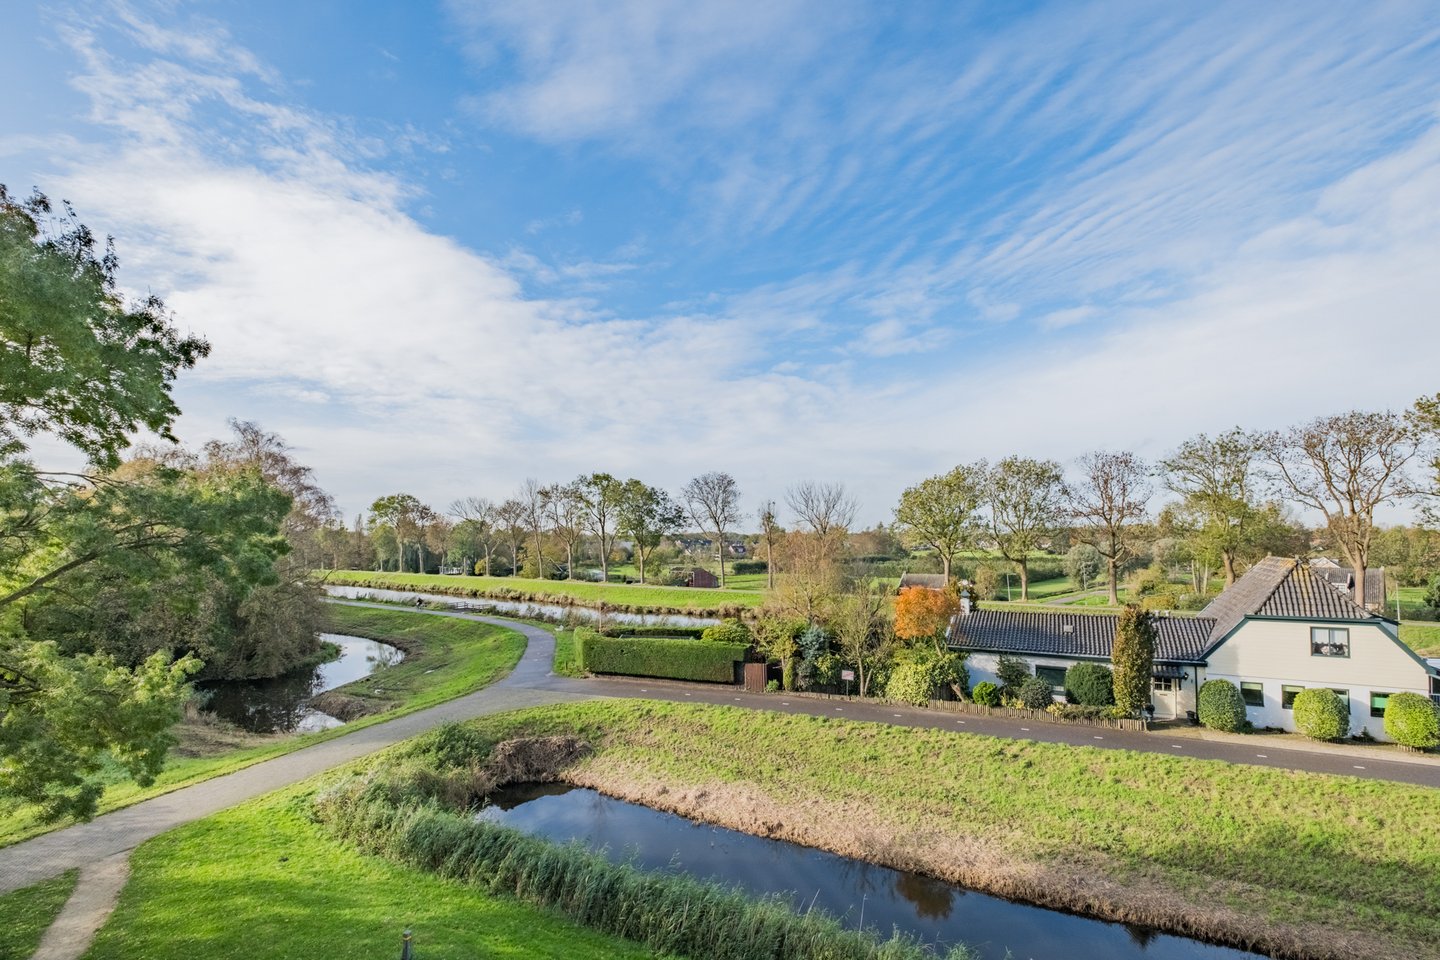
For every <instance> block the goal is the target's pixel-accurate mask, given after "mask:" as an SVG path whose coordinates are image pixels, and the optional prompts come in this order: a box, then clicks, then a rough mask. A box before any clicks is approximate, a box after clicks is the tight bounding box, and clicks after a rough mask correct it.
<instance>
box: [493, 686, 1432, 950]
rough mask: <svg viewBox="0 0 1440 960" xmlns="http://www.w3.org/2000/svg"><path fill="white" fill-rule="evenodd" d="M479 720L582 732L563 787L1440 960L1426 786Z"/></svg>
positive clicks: (515, 718) (626, 706) (702, 714)
mask: <svg viewBox="0 0 1440 960" xmlns="http://www.w3.org/2000/svg"><path fill="white" fill-rule="evenodd" d="M473 726H474V727H475V728H476V729H477V730H479V731H481V732H482V733H483V734H484V736H485V738H486V739H487V740H490V741H499V740H502V739H507V738H510V737H515V736H523V735H553V734H578V735H580V736H582V737H584V738H585V739H586V740H588V741H589V742H590V743H591V744H592V745H594V747H595V748H596V752H595V753H594V755H592V756H591V757H590V758H589V759H586V760H584V761H581V762H580V763H579V764H578V765H576V766H574V767H572V768H570V769H569V770H567V771H565V772H564V774H563V779H565V780H568V781H570V782H573V783H577V784H580V785H585V786H592V787H596V788H598V789H600V790H602V791H604V792H606V793H610V794H613V795H615V796H619V797H622V798H626V799H631V800H637V801H640V802H644V803H648V804H649V805H651V806H655V807H659V808H661V809H668V810H673V811H674V812H677V813H681V814H684V815H687V816H691V817H696V818H698V819H703V820H708V821H711V822H715V823H719V824H723V825H725V826H730V827H734V828H737V829H742V830H747V831H750V832H754V833H759V834H764V835H769V836H776V837H781V838H785V839H790V840H796V841H799V842H802V843H807V844H810V845H812V846H819V847H825V848H827V849H831V850H833V851H835V852H837V853H841V854H846V855H850V856H858V857H861V858H864V859H869V860H873V861H876V862H881V863H886V864H889V865H891V866H896V867H901V868H907V869H918V870H921V871H923V872H927V873H930V874H933V875H935V876H939V877H942V878H944V879H948V880H951V881H954V882H958V883H963V884H966V885H968V886H972V887H976V888H979V889H983V890H989V891H991V892H994V893H998V894H1002V895H1008V896H1013V897H1016V898H1019V899H1026V900H1030V901H1033V902H1037V903H1041V904H1045V905H1049V906H1059V907H1067V908H1070V909H1075V910H1079V911H1081V912H1086V913H1091V914H1095V915H1099V916H1104V917H1110V918H1113V919H1118V920H1129V921H1134V922H1138V923H1148V924H1152V925H1155V926H1160V927H1163V928H1166V929H1170V930H1173V931H1175V932H1182V933H1185V932H1188V933H1192V934H1198V935H1202V936H1209V937H1213V938H1217V939H1222V940H1224V941H1227V942H1231V943H1235V944H1238V945H1245V944H1249V945H1254V946H1259V947H1263V948H1266V949H1269V950H1274V951H1276V952H1279V953H1281V954H1284V955H1290V956H1296V955H1299V956H1307V957H1347V958H1349V957H1395V956H1407V957H1437V956H1440V938H1437V933H1440V921H1437V919H1436V917H1435V912H1434V905H1435V904H1436V903H1440V846H1437V845H1436V844H1435V843H1434V842H1433V839H1432V838H1431V837H1430V836H1429V834H1428V833H1427V831H1426V830H1425V829H1424V828H1423V824H1425V823H1428V822H1430V820H1431V819H1432V818H1433V815H1434V810H1435V806H1436V803H1437V798H1440V792H1437V791H1435V790H1432V789H1427V788H1423V787H1413V786H1407V785H1403V784H1397V783H1388V782H1379V781H1366V780H1358V779H1352V778H1348V777H1332V776H1324V775H1319V774H1308V773H1300V772H1294V771H1285V770H1277V769H1269V768H1263V767H1248V766H1236V765H1232V764H1228V763H1222V762H1218V761H1204V760H1195V759H1187V758H1178V757H1167V756H1159V755H1153V754H1144V753H1132V752H1127V751H1119V750H1098V749H1090V748H1075V747H1068V746H1063V745H1056V744H1042V743H1033V742H1026V741H1018V742H1017V741H1009V740H1002V739H995V738H988V737H980V736H967V735H954V734H950V733H946V732H939V731H922V730H913V729H906V728H897V727H888V726H884V725H879V724H864V723H853V722H846V721H837V720H831V719H828V718H813V717H806V716H785V715H776V714H764V713H761V714H757V713H754V712H750V711H743V710H736V709H731V708H717V707H704V706H700V705H690V704H661V703H650V702H634V701H630V702H603V703H585V704H576V705H565V706H557V707H548V708H542V709H536V710H530V711H523V712H519V713H514V714H506V715H502V716H498V717H490V718H484V719H482V720H478V721H475V722H474V723H473Z"/></svg>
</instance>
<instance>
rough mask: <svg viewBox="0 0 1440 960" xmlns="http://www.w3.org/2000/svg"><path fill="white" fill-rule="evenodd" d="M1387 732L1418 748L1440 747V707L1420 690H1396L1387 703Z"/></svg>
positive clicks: (1395, 739) (1430, 748)
mask: <svg viewBox="0 0 1440 960" xmlns="http://www.w3.org/2000/svg"><path fill="white" fill-rule="evenodd" d="M1385 735H1386V736H1388V737H1389V738H1390V739H1391V740H1394V741H1395V742H1396V743H1398V744H1400V745H1402V746H1406V747H1414V748H1415V749H1416V750H1434V749H1435V748H1436V747H1437V746H1440V707H1437V706H1436V705H1435V704H1434V703H1433V702H1432V701H1431V700H1430V698H1429V697H1424V696H1421V695H1420V694H1418V693H1397V694H1394V695H1393V696H1391V697H1390V702H1389V703H1387V704H1385Z"/></svg>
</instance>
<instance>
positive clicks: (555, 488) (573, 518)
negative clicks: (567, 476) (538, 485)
mask: <svg viewBox="0 0 1440 960" xmlns="http://www.w3.org/2000/svg"><path fill="white" fill-rule="evenodd" d="M540 497H541V499H542V500H543V502H544V504H545V514H546V516H547V517H549V522H550V532H551V533H552V534H554V536H555V539H557V540H559V541H560V544H561V545H562V546H563V547H564V548H565V579H567V580H574V579H575V548H576V547H578V546H579V545H580V541H581V540H583V539H584V537H585V520H586V511H585V496H584V493H583V492H582V491H581V489H580V485H579V484H578V483H552V484H550V485H549V486H547V487H544V488H542V489H541V491H540Z"/></svg>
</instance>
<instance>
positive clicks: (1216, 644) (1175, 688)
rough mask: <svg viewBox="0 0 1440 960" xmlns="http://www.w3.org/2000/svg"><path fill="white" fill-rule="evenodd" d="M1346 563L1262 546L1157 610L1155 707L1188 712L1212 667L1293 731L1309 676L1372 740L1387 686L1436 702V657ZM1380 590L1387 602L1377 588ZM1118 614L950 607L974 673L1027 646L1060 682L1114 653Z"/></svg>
mask: <svg viewBox="0 0 1440 960" xmlns="http://www.w3.org/2000/svg"><path fill="white" fill-rule="evenodd" d="M1334 570H1340V571H1341V573H1335V572H1333V571H1334ZM1348 573H1349V571H1348V570H1344V569H1343V568H1339V567H1328V566H1324V565H1313V564H1311V563H1309V562H1306V561H1303V560H1293V559H1287V558H1283V557H1267V558H1266V559H1265V560H1262V561H1260V562H1259V563H1257V564H1256V565H1255V566H1253V567H1251V568H1250V570H1248V571H1247V572H1246V573H1245V574H1244V576H1242V577H1240V579H1239V580H1237V581H1236V582H1235V583H1234V584H1233V585H1232V586H1230V587H1229V588H1228V589H1226V590H1225V591H1224V592H1223V593H1221V594H1220V595H1219V596H1218V597H1216V598H1215V599H1214V600H1213V601H1211V603H1210V604H1209V606H1207V607H1206V608H1205V609H1204V610H1202V611H1201V612H1200V615H1199V616H1198V617H1171V616H1161V617H1158V618H1157V619H1156V622H1155V623H1156V630H1157V641H1156V649H1155V666H1154V671H1153V674H1152V677H1151V702H1152V704H1153V705H1154V707H1155V716H1156V718H1157V719H1174V718H1181V717H1185V716H1187V715H1188V714H1191V713H1192V712H1193V711H1194V710H1195V703H1196V697H1197V694H1198V692H1199V689H1200V686H1201V684H1203V683H1204V682H1205V681H1206V680H1210V679H1217V678H1218V679H1224V680H1229V681H1230V682H1231V683H1233V684H1235V685H1236V686H1237V687H1238V688H1239V689H1240V691H1241V695H1242V697H1243V698H1244V700H1245V704H1246V708H1247V714H1248V717H1249V720H1250V722H1251V723H1252V724H1254V725H1255V726H1257V727H1276V728H1279V729H1282V730H1291V731H1293V730H1295V729H1296V727H1295V722H1294V713H1293V710H1292V704H1293V702H1294V699H1295V696H1296V694H1298V693H1299V692H1300V691H1301V690H1303V689H1305V688H1306V687H1329V688H1330V689H1332V690H1334V691H1335V692H1336V693H1338V694H1340V696H1341V697H1342V698H1344V699H1346V700H1347V701H1348V702H1349V704H1350V732H1351V733H1352V734H1359V733H1361V732H1362V731H1363V732H1365V733H1367V734H1369V735H1370V736H1372V737H1374V738H1375V739H1377V740H1383V739H1386V736H1385V728H1384V722H1383V721H1384V715H1385V705H1386V703H1387V702H1388V701H1389V698H1390V697H1391V696H1392V695H1394V694H1396V693H1401V692H1408V693H1420V694H1425V695H1428V696H1430V697H1432V698H1433V699H1435V700H1436V702H1440V667H1437V666H1434V665H1432V664H1429V663H1427V662H1425V661H1424V660H1422V659H1420V658H1419V657H1418V656H1416V655H1415V654H1414V653H1413V652H1412V651H1411V650H1410V648H1409V647H1407V646H1406V645H1405V644H1404V643H1402V642H1401V641H1400V635H1399V626H1398V624H1397V623H1396V622H1395V621H1393V620H1390V619H1387V618H1386V617H1385V616H1383V615H1382V613H1380V612H1377V610H1371V609H1365V608H1362V607H1360V606H1358V605H1356V603H1355V602H1354V599H1353V586H1354V584H1353V581H1346V580H1345V578H1344V576H1343V574H1348ZM1367 582H1368V581H1367ZM916 585H922V584H916ZM1377 595H1378V596H1380V597H1381V598H1382V600H1381V601H1380V603H1379V604H1378V606H1379V608H1380V609H1383V596H1384V594H1383V593H1379V594H1377ZM1367 606H1369V604H1368V603H1367ZM1116 619H1117V618H1116V617H1115V616H1114V615H1099V614H1097V615H1089V614H1072V613H1063V612H1056V613H1048V612H1047V613H1036V612H1012V611H1008V610H980V609H976V610H973V611H971V612H969V613H964V614H962V615H960V616H958V617H956V618H955V620H954V621H953V622H952V624H951V628H950V636H949V641H950V645H951V647H953V648H954V649H956V650H960V651H964V652H966V653H968V654H969V661H968V665H969V669H970V679H971V682H972V683H979V682H980V681H982V680H989V681H991V682H992V683H994V682H998V677H997V676H996V674H995V671H996V666H997V664H998V661H999V658H1000V657H1001V656H1012V657H1022V658H1024V659H1025V660H1027V661H1029V662H1030V663H1031V664H1032V666H1033V669H1034V671H1035V674H1036V675H1037V676H1040V677H1043V678H1045V679H1046V680H1048V681H1049V682H1050V683H1051V684H1052V685H1053V686H1055V687H1056V692H1057V694H1060V693H1063V685H1064V677H1065V670H1066V669H1067V668H1068V667H1070V666H1071V665H1072V664H1075V663H1079V662H1082V661H1098V662H1107V661H1109V659H1110V652H1111V646H1112V644H1113V642H1114V639H1115V623H1116Z"/></svg>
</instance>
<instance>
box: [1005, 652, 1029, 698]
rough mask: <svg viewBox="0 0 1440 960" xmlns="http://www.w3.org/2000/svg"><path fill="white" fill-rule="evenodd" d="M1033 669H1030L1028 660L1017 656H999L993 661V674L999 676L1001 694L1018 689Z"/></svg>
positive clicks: (1011, 692) (1010, 692)
mask: <svg viewBox="0 0 1440 960" xmlns="http://www.w3.org/2000/svg"><path fill="white" fill-rule="evenodd" d="M1034 672H1035V671H1033V670H1031V669H1030V661H1028V660H1022V659H1020V658H1019V657H1001V658H1000V659H999V660H998V661H996V663H995V676H997V677H999V678H1000V692H1001V694H1002V695H1003V694H1013V693H1014V692H1015V691H1017V690H1019V689H1020V684H1022V683H1024V682H1025V681H1026V680H1027V679H1029V677H1030V676H1031V674H1033V673H1034Z"/></svg>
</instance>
